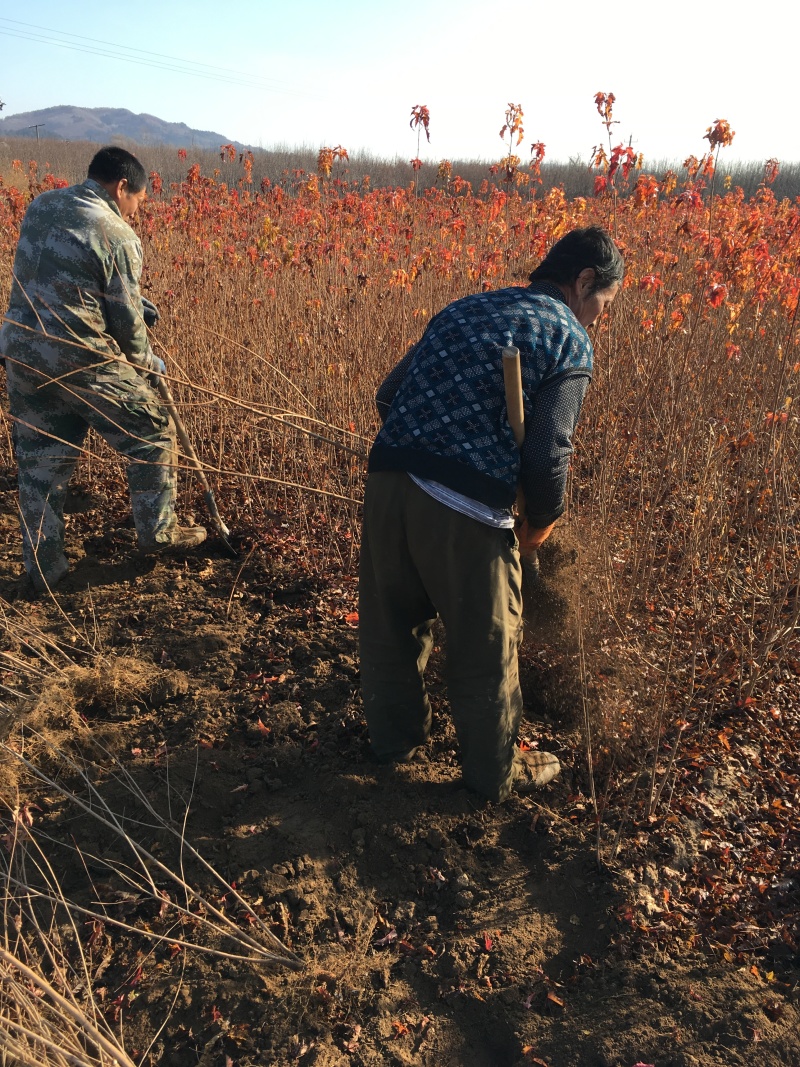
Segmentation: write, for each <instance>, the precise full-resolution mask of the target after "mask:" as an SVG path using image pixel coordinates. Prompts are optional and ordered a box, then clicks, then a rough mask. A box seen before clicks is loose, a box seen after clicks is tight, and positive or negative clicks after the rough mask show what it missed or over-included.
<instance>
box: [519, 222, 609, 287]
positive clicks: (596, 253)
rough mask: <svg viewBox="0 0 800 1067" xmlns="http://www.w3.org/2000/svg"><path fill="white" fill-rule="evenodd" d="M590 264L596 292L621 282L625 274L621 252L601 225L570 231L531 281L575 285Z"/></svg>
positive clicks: (544, 260)
mask: <svg viewBox="0 0 800 1067" xmlns="http://www.w3.org/2000/svg"><path fill="white" fill-rule="evenodd" d="M587 267H591V269H592V270H593V271H594V275H595V280H594V286H593V287H592V291H593V292H597V291H598V290H599V289H608V287H609V286H611V285H613V284H614V283H615V282H621V281H622V278H623V275H624V274H625V263H624V261H623V259H622V253H621V252H620V250H619V249H618V248H617V246H616V245H615V244H614V242H613V240H612V239H611V235H610V234H609V233H608V232H607V231H606V230H604V229H603V228H602V226H586V227H584V228H583V229H578V230H570V232H569V233H567V234H565V235H564V236H563V237H562V238H561V240H560V241H556V243H555V244H554V245H553V247H552V248H551V249H550V251H549V252H548V253H547V255H546V256H545V257H544V259H543V260H542V262H541V263H540V264H539V266H538V267H537V268H536V270H534V271H533V272H532V273H531V274H530V280H531V281H532V282H555V283H556V284H557V285H572V284H573V282H575V281H576V279H577V277H578V275H579V274H580V273H581V271H582V270H585V269H586V268H587Z"/></svg>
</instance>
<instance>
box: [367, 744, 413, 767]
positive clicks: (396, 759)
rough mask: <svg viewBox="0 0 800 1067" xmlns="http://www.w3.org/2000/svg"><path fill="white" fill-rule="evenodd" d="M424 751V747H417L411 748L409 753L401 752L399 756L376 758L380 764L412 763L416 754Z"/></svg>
mask: <svg viewBox="0 0 800 1067" xmlns="http://www.w3.org/2000/svg"><path fill="white" fill-rule="evenodd" d="M421 749H422V745H417V746H416V748H410V749H409V750H408V752H400V753H398V755H394V754H392V755H389V756H378V755H376V756H375V759H376V760H377V761H378V763H410V762H411V761H412V759H413V758H414V757H415V756H416V754H417V753H418V752H419V751H420V750H421Z"/></svg>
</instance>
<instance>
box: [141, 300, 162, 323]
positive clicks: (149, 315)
mask: <svg viewBox="0 0 800 1067" xmlns="http://www.w3.org/2000/svg"><path fill="white" fill-rule="evenodd" d="M142 318H143V319H144V324H145V326H146V327H147V328H148V330H152V328H153V327H154V326H155V324H156V323H157V322H158V320H159V319H160V318H161V314H160V312H159V310H158V308H157V307H156V306H155V304H154V303H153V301H152V300H148V299H147V297H146V296H143V297H142Z"/></svg>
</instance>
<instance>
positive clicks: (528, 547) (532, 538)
mask: <svg viewBox="0 0 800 1067" xmlns="http://www.w3.org/2000/svg"><path fill="white" fill-rule="evenodd" d="M554 526H555V523H554V522H551V523H550V525H549V526H545V527H544V529H540V530H535V529H534V528H533V527H532V526H531V525H530V523H529V522H528V520H527V519H523V520H522V522H520V523H519V525H518V526H517V528H516V534H517V540H518V541H519V554H520V555H521V556H523V557H525V556H532V555H534V554H535V552H536V551H537V549H539V548H541V546H542V545H543V544H544V543H545V541H546V540H547V538H548V537H549V536H550V534H551V533H552V532H553V527H554Z"/></svg>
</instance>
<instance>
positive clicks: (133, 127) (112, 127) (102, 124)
mask: <svg viewBox="0 0 800 1067" xmlns="http://www.w3.org/2000/svg"><path fill="white" fill-rule="evenodd" d="M35 123H39V124H42V123H43V124H44V128H43V129H42V130H41V131H40V136H41V137H47V138H55V139H57V140H60V141H94V142H96V143H98V144H111V143H113V142H115V141H120V140H126V141H133V142H134V143H135V144H140V145H156V144H163V145H173V146H174V147H175V148H190V147H192V146H195V147H197V148H219V146H220V145H221V144H228V143H230V138H229V137H226V136H225V135H224V134H222V133H214V132H213V131H211V130H193V129H192V128H191V127H190V126H187V125H186V123H185V122H165V121H164V120H163V119H159V118H156V116H155V115H134V113H133V112H132V111H128V110H127V108H124V107H72V106H70V105H68V104H61V105H59V106H58V107H46V108H44V109H43V110H41V111H24V112H22V113H21V114H19V115H8V116H7V117H6V118H4V119H0V137H4V136H5V137H35V136H36V131H35V130H31V129H28V127H29V126H33V125H34V124H35ZM234 143H236V142H234ZM237 147H241V146H240V145H238V144H237Z"/></svg>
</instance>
